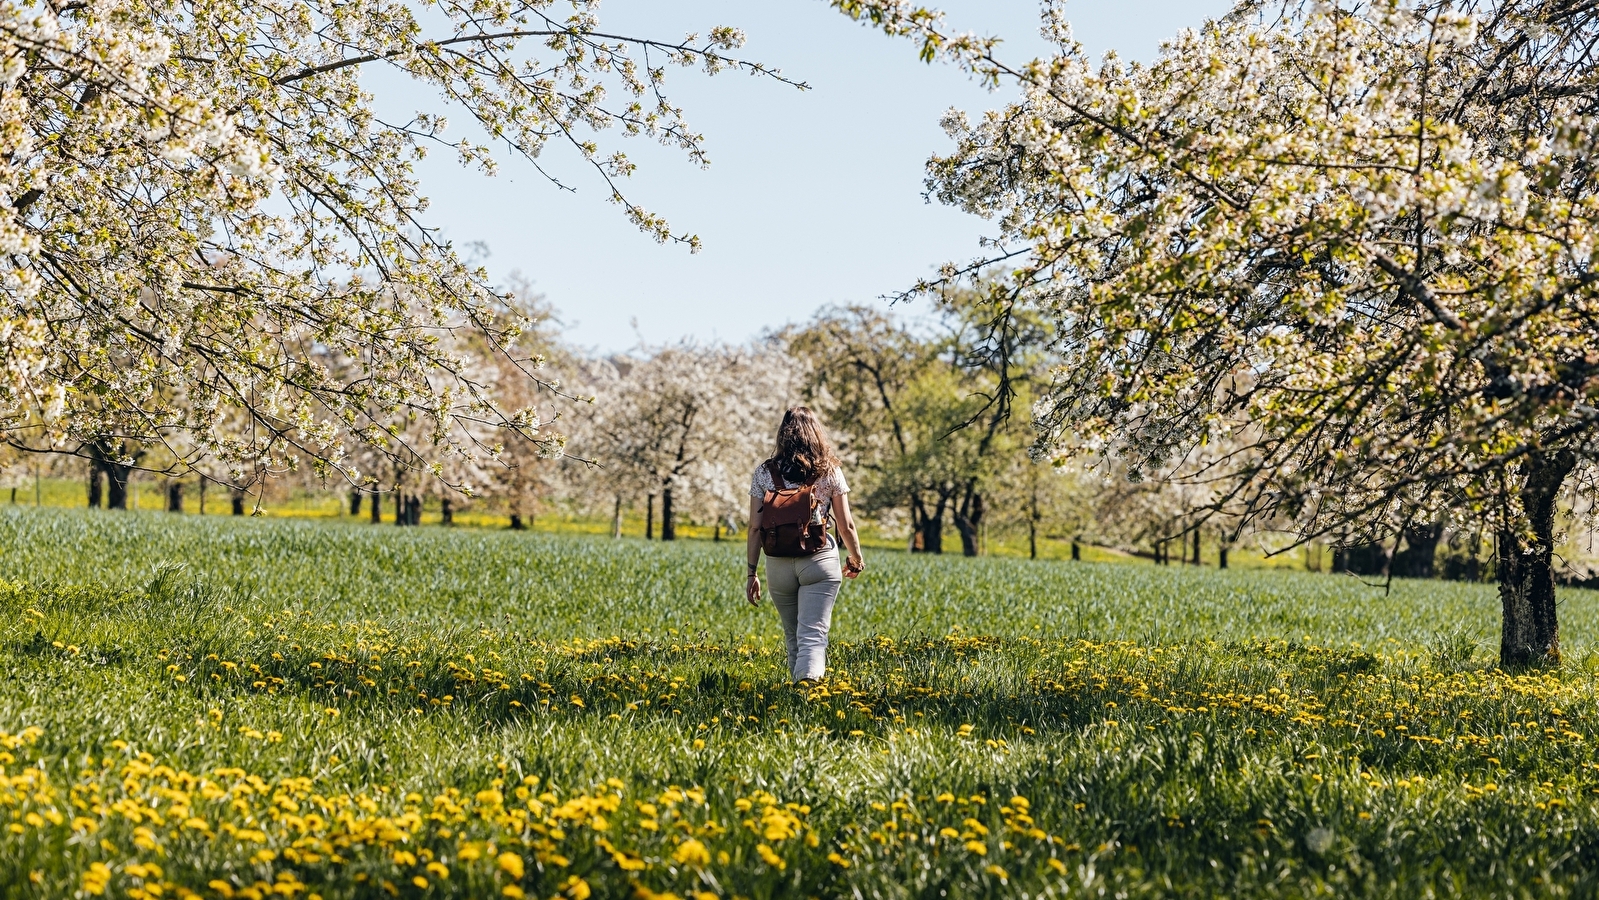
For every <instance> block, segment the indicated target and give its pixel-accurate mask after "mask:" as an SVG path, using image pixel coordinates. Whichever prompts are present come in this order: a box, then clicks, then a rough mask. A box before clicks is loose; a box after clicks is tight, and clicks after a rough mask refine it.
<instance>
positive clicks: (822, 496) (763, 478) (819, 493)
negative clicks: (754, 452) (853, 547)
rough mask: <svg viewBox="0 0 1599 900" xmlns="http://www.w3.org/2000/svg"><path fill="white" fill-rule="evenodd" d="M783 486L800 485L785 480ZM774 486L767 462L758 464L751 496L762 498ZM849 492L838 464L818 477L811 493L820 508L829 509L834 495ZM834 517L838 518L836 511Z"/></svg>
mask: <svg viewBox="0 0 1599 900" xmlns="http://www.w3.org/2000/svg"><path fill="white" fill-rule="evenodd" d="M782 486H783V487H785V488H787V487H797V486H798V485H791V484H788V483H787V482H784V483H783V485H782ZM774 487H775V485H773V484H772V473H771V472H770V471H768V470H767V468H766V463H764V462H763V463H761V464H760V465H758V466H756V467H755V475H754V476H753V477H751V478H750V496H751V497H754V498H756V499H760V498H761V497H764V496H766V492H767V491H770V490H773V489H774ZM847 493H849V482H848V481H845V480H844V470H843V469H840V468H838V467H837V466H834V467H833V471H831V472H828V473H827V474H826V475H823V476H822V477H821V478H818V479H816V483H815V484H814V485H812V486H811V495H812V496H814V497H815V498H816V505H817V508H818V509H824V510H825V509H827V508H828V506H829V504H831V503H832V502H833V497H835V496H837V495H839V494H847ZM834 517H835V518H837V512H836V511H835V513H834Z"/></svg>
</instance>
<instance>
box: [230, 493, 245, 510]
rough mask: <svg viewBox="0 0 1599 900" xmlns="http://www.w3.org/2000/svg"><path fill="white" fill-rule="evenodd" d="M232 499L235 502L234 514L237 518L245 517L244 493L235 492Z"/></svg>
mask: <svg viewBox="0 0 1599 900" xmlns="http://www.w3.org/2000/svg"><path fill="white" fill-rule="evenodd" d="M231 499H232V500H233V514H234V515H236V516H242V515H244V491H241V490H234V491H233V492H232V497H231Z"/></svg>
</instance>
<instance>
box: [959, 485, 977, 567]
mask: <svg viewBox="0 0 1599 900" xmlns="http://www.w3.org/2000/svg"><path fill="white" fill-rule="evenodd" d="M954 518H955V530H956V531H959V532H960V536H961V555H962V556H976V555H977V551H978V550H979V549H980V548H979V546H978V529H979V528H980V527H981V526H982V523H983V495H982V494H979V493H977V491H975V490H973V488H972V487H971V486H968V487H967V488H966V496H964V497H962V498H961V502H960V506H959V507H957V508H956V510H955V516H954Z"/></svg>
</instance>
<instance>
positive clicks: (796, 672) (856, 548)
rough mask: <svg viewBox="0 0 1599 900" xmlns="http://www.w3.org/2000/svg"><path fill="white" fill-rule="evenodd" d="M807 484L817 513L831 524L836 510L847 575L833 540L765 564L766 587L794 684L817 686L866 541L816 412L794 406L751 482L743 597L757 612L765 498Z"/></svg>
mask: <svg viewBox="0 0 1599 900" xmlns="http://www.w3.org/2000/svg"><path fill="white" fill-rule="evenodd" d="M773 470H776V477H775V478H774V474H773ZM806 485H809V486H810V488H811V494H812V496H813V497H815V499H816V509H817V515H819V516H821V517H822V518H823V519H824V520H825V519H826V518H827V517H828V515H827V514H828V511H829V510H831V518H832V519H833V521H834V522H835V523H837V525H838V533H839V536H840V537H842V538H843V539H844V547H845V548H846V549H847V550H848V551H849V559H848V560H847V561H846V562H845V564H844V571H843V572H842V573H841V572H840V571H839V565H838V547H837V546H836V545H835V544H834V543H833V539H832V537H831V536H828V537H827V539H826V541H825V542H824V544H823V546H822V549H821V550H819V551H817V552H816V553H813V554H811V555H809V556H768V557H767V558H766V581H767V584H768V586H769V587H770V588H771V590H772V605H774V606H776V607H777V616H778V618H779V619H781V620H782V622H783V638H784V641H785V642H786V646H787V651H788V671H789V674H790V675H792V676H793V678H794V680H795V681H811V680H815V679H819V678H821V677H822V676H823V675H825V674H826V673H827V631H828V629H829V628H830V627H831V626H832V623H833V601H834V600H836V599H837V598H838V588H839V586H840V585H841V584H842V583H843V578H842V577H840V576H841V575H848V576H849V577H850V578H854V577H855V576H856V575H859V574H860V572H861V569H862V567H863V565H864V563H863V562H862V560H861V542H860V537H859V536H858V535H857V534H856V533H855V520H854V518H852V517H851V516H850V513H849V499H848V497H847V495H848V494H849V483H848V482H846V481H845V480H844V471H843V470H842V469H840V468H839V464H838V457H836V456H834V455H833V448H832V447H830V446H829V445H828V443H827V435H826V434H824V433H823V431H822V424H821V423H820V422H818V421H817V420H816V415H815V413H812V412H811V411H810V410H809V409H806V408H805V407H803V406H796V407H794V408H793V409H790V410H789V411H788V412H786V413H784V414H783V424H782V425H780V426H778V428H777V452H776V453H775V454H774V455H773V456H772V458H771V459H769V460H767V461H766V462H764V463H762V464H761V465H760V466H759V467H757V468H756V469H755V475H754V477H753V478H751V479H750V528H749V541H748V553H747V556H748V562H749V579H748V581H747V582H746V584H745V587H744V595H745V596H746V597H748V598H749V601H750V605H751V606H755V605H758V604H759V603H760V602H761V579H760V577H759V576H757V575H756V574H755V570H756V567H757V566H758V565H759V564H760V560H761V508H762V505H763V501H764V500H765V498H766V495H767V492H768V491H773V490H785V489H788V488H794V487H803V486H806Z"/></svg>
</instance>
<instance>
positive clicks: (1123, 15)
mask: <svg viewBox="0 0 1599 900" xmlns="http://www.w3.org/2000/svg"><path fill="white" fill-rule="evenodd" d="M934 5H939V6H941V7H942V8H943V9H945V10H946V11H947V12H948V13H949V19H950V22H951V24H952V25H953V26H955V27H956V28H958V29H960V30H971V31H977V32H980V33H985V34H992V35H997V36H1000V37H1002V38H1004V39H1005V45H1004V46H1005V50H1006V53H1008V54H1009V55H1010V56H1012V57H1013V58H1015V59H1017V60H1019V61H1025V60H1027V59H1030V58H1032V57H1033V56H1034V55H1036V54H1038V53H1040V52H1043V51H1042V48H1043V42H1042V40H1041V39H1040V38H1039V37H1038V33H1037V32H1038V27H1037V22H1038V18H1037V17H1038V7H1037V5H1036V3H1035V2H1032V0H957V2H948V3H943V4H934ZM1228 6H1229V4H1228V3H1227V2H1225V0H1073V2H1072V3H1071V4H1070V5H1069V6H1068V7H1067V9H1068V12H1069V13H1070V15H1071V19H1072V24H1073V27H1074V30H1075V32H1076V34H1077V37H1078V39H1079V40H1081V41H1082V42H1083V43H1084V45H1085V46H1086V47H1087V48H1088V49H1089V51H1090V52H1091V53H1093V54H1095V55H1096V56H1097V55H1098V54H1099V53H1102V52H1103V51H1104V50H1106V49H1111V48H1114V49H1115V50H1116V51H1117V52H1118V53H1120V54H1121V55H1122V56H1123V57H1127V58H1133V59H1145V60H1147V59H1150V58H1152V57H1153V56H1154V55H1155V52H1156V49H1157V47H1158V45H1159V43H1160V41H1161V40H1162V39H1164V38H1166V37H1169V36H1171V35H1173V34H1175V33H1176V32H1177V31H1178V30H1179V29H1181V28H1184V27H1191V26H1195V25H1198V24H1199V23H1200V22H1202V21H1203V20H1204V19H1206V18H1209V17H1213V16H1217V15H1220V14H1221V13H1223V12H1225V10H1226V9H1227V7H1228ZM601 13H602V21H603V22H604V24H605V26H606V29H607V30H608V31H615V32H622V33H630V34H645V35H649V36H652V37H672V38H678V37H681V36H682V35H683V34H684V33H685V32H688V31H696V32H699V33H701V34H704V33H705V32H706V31H708V30H709V29H710V27H711V26H713V25H723V24H727V25H735V26H738V27H740V28H743V29H744V30H745V32H746V33H747V34H748V37H749V41H748V44H747V45H746V47H745V48H744V49H743V50H742V51H741V53H742V54H743V55H745V56H748V57H750V58H754V59H759V60H761V61H763V62H765V63H768V64H771V65H776V66H778V67H780V68H782V70H783V72H784V74H785V75H787V76H790V77H794V78H797V79H800V80H803V81H806V82H808V83H809V84H810V86H811V90H809V91H805V92H799V91H796V90H794V89H792V88H789V87H786V86H784V85H782V84H778V83H776V82H773V81H770V80H766V79H759V78H751V77H749V76H747V75H742V74H737V73H724V74H721V75H718V76H716V77H714V78H712V77H707V76H705V75H704V74H703V73H701V72H699V71H697V70H689V69H673V70H671V72H670V74H669V77H668V81H667V87H668V93H669V95H670V96H671V98H672V99H673V101H674V102H675V103H676V105H678V106H680V107H682V108H683V109H684V111H685V113H686V115H687V117H688V120H689V123H690V124H691V125H692V126H694V128H695V129H696V130H698V131H699V132H701V133H703V134H704V135H705V136H706V138H707V141H708V146H709V148H710V154H711V161H712V165H711V167H710V168H709V169H705V170H701V169H699V168H698V167H696V166H694V165H692V164H690V163H688V162H687V161H686V160H685V159H684V158H683V157H682V156H681V154H680V153H678V152H677V151H673V150H668V149H665V148H662V147H659V146H658V145H656V144H654V143H653V142H651V141H649V140H647V139H633V140H622V139H621V137H620V135H619V134H618V133H617V132H616V131H614V130H613V131H611V132H606V133H602V135H601V140H602V142H604V141H610V142H612V143H616V142H620V143H621V145H622V146H623V149H625V150H626V151H627V152H628V154H629V156H630V157H632V158H633V159H634V161H635V162H637V163H639V169H638V171H637V172H636V173H635V174H634V176H633V177H632V178H631V179H628V180H627V181H626V182H625V190H626V191H627V192H628V193H629V194H630V196H632V197H633V198H634V200H635V202H639V203H641V204H642V205H643V206H645V207H646V208H648V209H651V210H652V211H655V212H659V213H662V214H664V215H666V216H667V218H668V219H669V220H670V221H671V223H672V226H673V228H674V230H675V231H677V232H679V233H681V232H684V231H689V232H694V233H697V234H699V235H700V237H701V238H702V239H703V240H704V242H705V249H704V250H703V252H701V253H699V254H696V255H691V254H690V253H689V252H688V250H687V249H686V248H684V247H682V246H678V245H671V244H668V245H665V246H662V245H658V244H656V243H655V242H654V241H653V240H651V239H650V238H649V237H647V236H645V235H644V234H642V233H640V232H639V231H637V230H636V229H635V228H633V227H632V226H631V225H629V224H628V223H627V221H626V220H625V219H624V217H623V216H622V214H621V211H620V209H619V208H618V207H616V206H615V205H613V204H610V203H608V202H606V200H605V197H606V193H605V190H604V187H603V184H602V183H601V182H600V181H599V179H598V178H597V176H593V175H592V174H591V173H589V172H588V171H586V170H585V168H584V166H583V164H582V163H581V162H580V161H579V160H578V159H577V158H576V157H575V155H573V154H571V153H570V152H563V151H561V150H559V149H558V148H555V147H553V146H552V148H551V152H549V153H548V154H547V155H546V157H545V158H544V159H543V160H541V162H543V163H544V164H545V165H546V166H547V167H548V168H549V169H550V170H552V172H553V173H555V174H557V175H558V176H559V177H561V178H562V179H563V180H564V181H566V182H567V183H568V184H570V185H572V186H574V187H576V188H577V192H576V193H575V194H574V193H567V192H563V191H559V190H557V189H555V188H554V187H552V186H551V185H550V184H549V183H548V182H546V181H544V180H543V178H542V177H541V176H539V175H538V173H537V172H535V171H534V170H533V169H532V167H531V166H530V165H528V164H526V163H523V162H519V161H515V160H506V159H504V158H503V156H502V162H503V165H502V168H501V170H500V173H499V175H497V176H496V177H493V178H488V177H484V176H481V175H479V174H476V173H473V172H467V171H463V170H461V169H460V168H459V167H458V166H457V165H456V163H455V161H454V160H453V158H452V156H451V155H450V154H434V155H433V156H431V157H430V158H429V160H428V161H427V162H426V163H425V165H424V167H423V168H422V170H421V176H422V184H423V189H424V191H425V193H427V194H428V195H429V196H430V197H431V199H432V201H433V205H432V208H431V209H430V211H429V218H430V220H431V223H432V224H434V225H437V226H440V227H442V228H443V230H444V233H445V235H446V236H448V237H449V238H450V239H451V240H453V241H455V242H456V243H457V244H458V245H459V244H466V243H470V242H482V243H483V244H485V245H486V246H487V247H488V249H489V251H490V256H489V257H488V259H487V265H488V267H489V270H490V272H491V273H492V274H493V276H494V277H495V278H497V279H503V278H504V277H505V276H506V275H507V274H509V273H510V272H511V271H513V270H521V271H522V272H523V273H524V274H525V275H527V276H528V277H529V278H531V279H532V280H533V283H534V286H535V288H536V289H537V290H539V291H540V292H542V293H543V294H544V295H545V296H546V297H547V298H548V299H549V300H550V301H551V302H552V303H554V304H555V306H556V308H557V309H558V310H559V311H560V314H561V317H562V319H563V320H564V321H565V322H566V323H567V325H568V332H567V337H568V338H569V339H570V340H571V341H572V342H573V343H575V344H577V345H578V346H580V347H584V348H588V349H591V350H594V351H599V352H611V351H618V350H625V349H627V348H629V347H631V346H633V345H635V344H636V343H637V342H638V341H639V340H640V339H641V338H642V339H643V340H645V341H648V342H649V343H653V344H658V343H663V342H667V341H675V340H677V339H679V338H682V337H686V336H692V337H695V338H698V339H700V340H715V339H721V340H727V341H734V342H737V341H743V340H745V339H747V338H750V337H752V336H754V335H756V334H758V333H760V332H761V331H762V330H763V329H765V328H768V327H777V326H781V325H783V324H784V323H786V322H794V321H802V320H804V319H806V318H808V317H809V316H810V315H811V313H812V312H813V311H814V310H816V309H817V308H818V307H820V306H823V305H826V304H829V303H845V302H879V301H877V300H876V298H878V297H880V296H881V295H883V294H885V293H889V292H892V291H895V290H898V289H901V288H904V287H906V286H908V285H909V284H911V283H912V282H914V281H915V279H917V278H918V277H920V276H922V275H925V274H927V273H929V272H930V271H932V270H933V268H934V267H936V266H937V265H938V264H939V263H941V262H943V261H945V260H949V259H958V260H965V259H968V258H970V257H972V256H974V255H975V254H977V253H978V244H977V240H978V237H979V236H980V235H982V234H983V233H985V227H986V225H987V223H985V222H983V221H982V220H980V219H977V218H975V217H972V216H968V215H966V214H964V213H961V212H958V211H956V210H952V209H949V208H946V207H943V206H940V205H938V204H937V203H932V204H929V203H926V202H925V201H924V200H923V199H922V191H923V185H922V180H923V167H924V164H925V162H926V160H927V158H928V157H929V156H930V155H932V154H933V153H937V152H943V151H945V150H947V149H948V147H949V141H948V139H947V138H946V137H945V135H944V133H943V131H942V130H941V129H940V128H939V127H938V121H939V117H940V116H941V115H942V113H943V112H944V110H946V109H948V108H949V107H950V106H959V107H962V108H965V109H968V110H971V111H973V112H974V113H975V112H979V111H981V110H984V109H988V108H992V107H996V106H999V105H1001V104H1003V103H1004V102H1005V100H1006V99H1007V98H1008V96H1009V94H1008V93H1005V92H1001V93H992V94H991V93H988V92H986V91H984V90H982V89H981V88H979V87H978V86H976V85H975V84H973V83H971V82H970V81H969V80H968V79H967V78H966V77H965V76H963V75H961V74H960V73H959V72H957V71H955V70H954V69H952V68H950V67H948V66H944V65H937V64H935V65H932V66H929V65H926V64H924V63H921V62H920V61H918V60H917V58H916V46H915V45H914V44H912V43H910V42H908V41H896V40H892V39H890V38H887V37H885V36H883V35H881V34H880V33H877V32H874V31H872V30H870V29H869V28H866V27H863V26H860V25H856V24H854V23H852V22H850V21H849V20H848V19H846V18H845V17H844V16H842V15H840V14H839V13H836V12H834V11H832V10H831V9H830V8H829V7H828V6H827V5H826V4H825V3H823V2H821V0H759V2H749V0H744V2H737V0H607V2H606V3H605V4H604V5H603V6H602V8H601ZM373 87H374V89H375V90H377V91H378V92H379V95H380V103H381V104H382V105H383V106H384V107H386V108H392V107H391V104H395V103H402V104H403V103H404V102H406V101H407V100H408V99H409V98H406V97H405V96H404V95H403V93H398V92H395V91H394V90H393V84H392V83H391V82H389V81H388V79H386V78H380V79H374V80H373ZM397 93H398V96H397ZM427 108H429V109H438V105H437V104H428V106H427ZM451 118H452V128H454V127H457V126H456V124H455V123H460V122H462V121H463V117H462V116H461V115H459V114H456V115H454V116H452V117H451ZM635 321H636V322H637V327H636V329H635V327H634V325H633V323H634V322H635Z"/></svg>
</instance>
